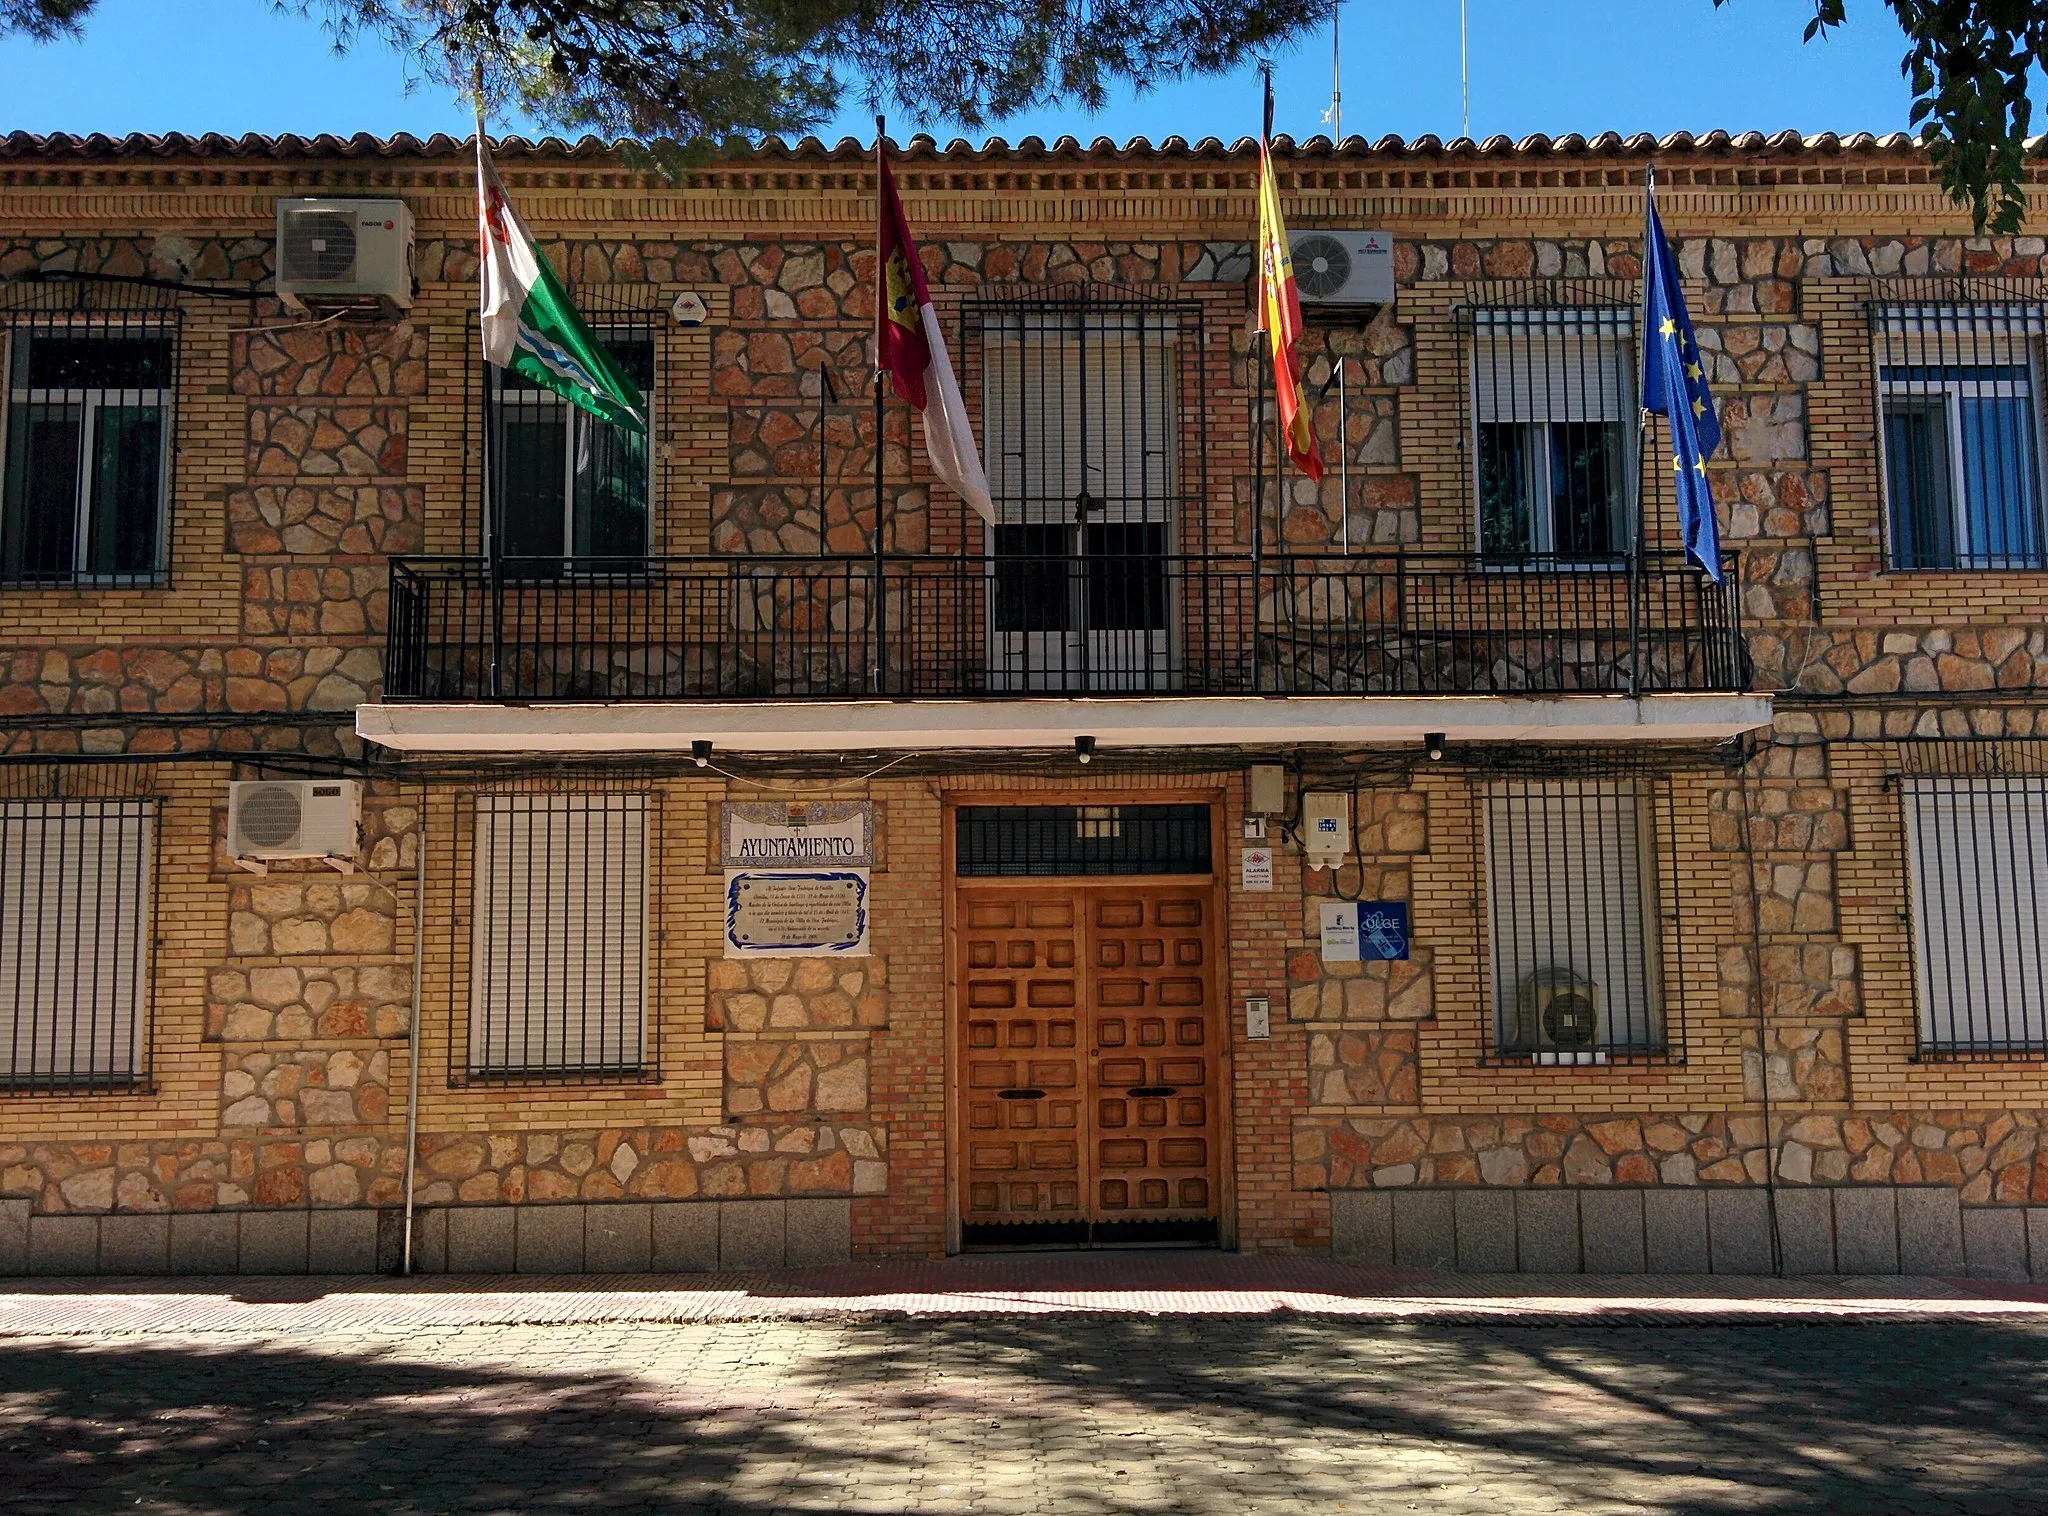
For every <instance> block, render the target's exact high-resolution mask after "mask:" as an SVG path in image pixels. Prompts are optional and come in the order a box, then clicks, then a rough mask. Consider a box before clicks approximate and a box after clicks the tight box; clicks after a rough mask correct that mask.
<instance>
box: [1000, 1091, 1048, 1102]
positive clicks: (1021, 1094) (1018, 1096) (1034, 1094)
mask: <svg viewBox="0 0 2048 1516" xmlns="http://www.w3.org/2000/svg"><path fill="white" fill-rule="evenodd" d="M996 1099H998V1100H1043V1099H1045V1091H1044V1090H997V1091H996Z"/></svg>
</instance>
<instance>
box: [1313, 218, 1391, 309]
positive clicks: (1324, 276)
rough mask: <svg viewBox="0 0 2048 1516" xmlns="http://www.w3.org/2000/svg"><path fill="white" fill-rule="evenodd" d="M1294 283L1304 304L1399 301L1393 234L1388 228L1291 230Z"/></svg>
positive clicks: (1342, 304)
mask: <svg viewBox="0 0 2048 1516" xmlns="http://www.w3.org/2000/svg"><path fill="white" fill-rule="evenodd" d="M1287 247H1288V251H1289V252H1290V253H1292V254H1293V255H1294V284H1295V287H1296V288H1297V289H1299V290H1300V291H1301V303H1302V304H1303V305H1304V306H1358V305H1371V306H1386V305H1392V304H1393V303H1394V239H1393V237H1392V235H1391V234H1390V233H1387V232H1324V231H1309V232H1290V233H1289V234H1288V238H1287Z"/></svg>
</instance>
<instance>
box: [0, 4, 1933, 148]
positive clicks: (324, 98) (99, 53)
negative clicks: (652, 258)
mask: <svg viewBox="0 0 2048 1516" xmlns="http://www.w3.org/2000/svg"><path fill="white" fill-rule="evenodd" d="M1469 3H1470V17H1471V21H1470V26H1471V34H1470V73H1471V110H1472V131H1473V133H1474V135H1476V136H1485V135H1487V134H1489V133H1493V132H1506V133H1508V134H1510V135H1515V136H1519V135H1521V134H1523V133H1526V132H1533V131H1542V132H1548V133H1550V134H1551V135H1553V136H1555V135H1559V134H1561V133H1563V132H1567V131H1579V132H1585V133H1588V134H1590V133H1592V132H1596V131H1602V130H1607V129H1613V130H1617V131H1624V132H1628V131H1639V130H1646V131H1653V132H1666V131H1673V130H1677V129H1680V128H1684V129H1687V130H1691V131H1704V130H1707V129H1710V128H1713V127H1724V128H1727V129H1729V130H1743V129H1747V128H1751V127H1755V128H1758V129H1761V130H1766V131H1771V130H1777V129H1779V128H1783V127H1795V128H1798V129H1799V130H1802V131H1823V130H1832V131H1839V132H1850V131H1857V130H1869V131H1890V130H1898V129H1903V128H1904V127H1905V125H1906V108H1907V104H1908V95H1907V91H1906V88H1905V85H1904V83H1903V82H1902V81H1901V79H1900V78H1899V72H1898V63H1899V58H1900V55H1901V53H1902V52H1903V50H1904V43H1903V40H1902V38H1901V36H1900V34H1899V31H1898V28H1897V25H1896V23H1895V22H1893V21H1892V19H1891V16H1890V13H1889V12H1888V11H1887V10H1886V9H1885V7H1884V6H1883V5H1882V4H1880V3H1879V0H1858V3H1856V4H1852V5H1851V6H1850V7H1849V13H1850V17H1851V23H1850V25H1849V26H1848V27H1847V28H1845V29H1844V30H1842V31H1840V32H1838V33H1836V34H1835V35H1834V36H1833V37H1832V38H1830V39H1829V40H1827V41H1825V42H1815V43H1812V44H1808V45H1805V46H1802V45H1801V43H1800V40H1799V38H1800V30H1801V28H1802V26H1803V25H1804V23H1805V20H1806V18H1807V17H1808V16H1810V15H1811V14H1812V6H1811V0H1731V3H1730V4H1728V5H1726V6H1724V7H1722V8H1721V9H1719V10H1716V9H1715V8H1714V6H1713V4H1712V3H1711V0H1469ZM1342 30H1343V43H1344V47H1343V71H1344V126H1345V129H1346V130H1347V132H1359V133H1363V134H1365V135H1367V136H1375V137H1376V136H1379V135H1381V134H1383V133H1387V132H1394V133H1398V134H1400V135H1402V136H1418V135H1420V134H1422V133H1424V132H1435V133H1437V134H1438V135H1440V136H1444V137H1451V136H1455V135H1456V134H1457V133H1458V130H1459V109H1460V107H1459V82H1458V6H1457V3H1456V0H1347V3H1346V5H1345V7H1344V14H1343V28H1342ZM1275 65H1276V76H1275V78H1276V97H1277V112H1276V119H1275V125H1276V128H1277V129H1278V130H1280V131H1283V132H1291V133H1293V134H1295V135H1297V136H1308V135H1311V134H1313V133H1314V132H1317V131H1320V130H1324V127H1323V123H1322V113H1323V112H1324V111H1325V110H1326V109H1327V108H1328V106H1329V104H1330V43H1329V38H1328V35H1327V33H1325V34H1323V35H1320V36H1317V37H1314V38H1312V39H1310V40H1309V41H1307V42H1305V43H1304V44H1303V45H1302V46H1301V47H1300V48H1298V49H1296V50H1295V51H1294V52H1292V53H1289V54H1284V55H1282V56H1280V57H1278V58H1276V59H1275ZM414 72H415V71H410V70H408V68H407V66H406V64H405V62H404V61H403V60H402V59H400V58H399V57H397V56H396V55H394V54H393V53H391V52H390V51H388V50H387V49H385V48H384V47H383V46H382V45H381V44H377V43H370V44H366V45H363V46H361V47H359V48H358V49H357V50H355V51H353V52H351V53H350V54H348V55H346V56H343V57H337V56H335V54H334V52H333V50H332V48H331V46H330V43H329V39H328V37H327V36H326V34H325V33H324V32H323V30H322V28H321V27H320V25H319V23H318V22H317V21H313V20H307V19H304V18H300V17H294V16H290V15H281V14H279V13H278V12H277V10H276V9H275V8H274V7H273V6H272V5H271V4H270V3H268V0H101V3H100V5H99V9H98V11H97V13H96V14H95V15H94V17H93V18H92V19H91V21H90V22H89V23H88V28H87V33H86V36H85V38H84V39H83V40H81V41H76V42H58V43H54V44H47V45H41V46H38V45H35V44H32V43H29V42H26V41H22V40H18V39H15V40H9V41H6V42H0V79H4V80H5V81H6V88H5V90H4V92H0V97H4V98H0V130H28V131H39V132H47V131H58V130H66V131H74V132H88V131H104V132H115V133H118V132H127V131H151V132H161V131H173V130H182V131H188V132H201V131H221V132H231V133H232V132H245V131H256V132H285V131H295V132H306V133H311V132H319V131H334V132H351V131H371V132H376V133H379V134H385V135H388V134H390V133H392V132H397V131H411V132H415V133H419V134H421V135H424V134H426V133H428V132H432V131H437V130H441V131H450V132H458V133H459V132H462V131H464V130H466V129H467V125H468V123H467V121H466V120H465V118H464V117H463V115H462V112H461V110H460V109H459V108H458V107H457V106H456V105H455V103H454V102H453V101H452V100H451V99H450V98H449V97H448V96H447V95H446V94H445V93H444V92H442V91H439V90H437V89H435V88H434V87H432V86H431V85H426V84H421V83H419V82H418V81H417V79H416V77H413V78H409V74H413V73H414ZM409 85H410V87H409ZM522 126H523V127H524V128H525V129H527V130H529V131H531V130H532V126H531V124H530V123H517V122H504V123H499V122H493V123H492V129H493V130H494V131H505V130H510V129H517V128H520V127H522ZM1257 128H1258V97H1257V83H1256V80H1255V79H1254V77H1253V76H1252V73H1251V71H1250V70H1249V69H1247V70H1245V71H1243V72H1242V73H1240V74H1238V75H1235V76H1231V77H1229V78H1225V79H1220V80H1219V79H1206V80H1201V81H1197V82H1192V83H1185V84H1180V85H1174V86H1170V87H1168V88H1165V89H1161V90H1159V91H1156V92H1154V93H1152V94H1149V95H1145V96H1140V97H1137V98H1135V99H1134V98H1129V97H1124V98H1119V99H1117V100H1115V101H1113V102H1112V103H1111V104H1110V106H1109V107H1108V108H1107V109H1105V110H1104V111H1102V112H1101V113H1100V114H1098V115H1095V116H1089V115H1086V114H1084V113H1082V112H1080V111H1077V110H1071V109H1062V110H1048V111H1033V112H1029V113H1027V114H1025V115H1023V116H1021V117H1018V118H1017V119H1015V120H1012V121H1009V122H1005V123H1002V124H1001V125H1000V126H998V127H996V128H995V130H996V131H998V132H1000V133H1001V134H1002V135H1004V136H1006V137H1009V138H1010V139H1011V140H1013V141H1014V140H1015V139H1016V138H1018V137H1021V136H1024V135H1026V134H1027V133H1037V134H1039V135H1041V136H1045V137H1048V138H1050V137H1053V136H1056V135H1058V134H1060V133H1063V132H1072V133H1074V134H1075V135H1077V136H1080V137H1082V138H1083V139H1086V138H1089V137H1093V136H1095V135H1098V134H1103V135H1108V136H1111V137H1115V138H1119V139H1121V138H1125V137H1129V136H1132V135H1134V134H1143V135H1146V136H1149V137H1151V138H1152V139H1153V140H1154V141H1157V140H1158V139H1159V138H1161V137H1164V136H1168V135H1171V134H1174V133H1178V134H1180V135H1183V136H1187V137H1191V138H1192V137H1200V136H1205V135H1209V134H1215V135H1218V136H1222V137H1225V138H1232V137H1236V136H1239V135H1242V134H1244V133H1247V132H1255V131H1256V130H1257ZM872 129H873V128H872V123H871V120H870V118H869V116H868V115H867V113H865V112H864V111H861V110H859V109H851V110H848V111H846V112H844V113H843V114H842V116H841V118H840V119H839V120H837V121H835V122H832V123H828V124H827V125H826V126H825V127H824V128H823V129H822V130H823V133H824V134H825V135H827V136H828V137H830V136H835V135H837V134H838V133H839V132H841V131H845V132H851V133H854V134H857V135H862V136H865V135H867V134H868V133H869V132H871V131H872ZM915 130H929V131H932V132H933V133H934V134H935V135H937V136H939V137H940V138H941V139H942V140H943V139H944V138H947V137H950V136H953V135H956V134H957V129H956V128H954V127H952V126H951V125H949V124H947V123H942V122H910V121H906V120H902V119H900V118H892V120H891V122H890V135H891V136H892V137H896V138H898V139H899V140H900V139H901V138H903V137H906V136H908V135H910V133H911V132H912V131H915Z"/></svg>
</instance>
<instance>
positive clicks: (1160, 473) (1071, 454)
mask: <svg viewBox="0 0 2048 1516" xmlns="http://www.w3.org/2000/svg"><path fill="white" fill-rule="evenodd" d="M982 351H983V355H984V358H983V381H982V418H983V421H982V424H983V428H984V431H985V433H986V437H987V446H988V465H989V482H990V487H991V489H992V491H993V493H994V495H995V497H996V502H997V505H998V506H999V507H1000V508H1001V509H1002V512H1003V518H1004V520H1005V521H1006V522H1011V523H1035V522H1062V521H1072V520H1073V519H1074V501H1075V498H1076V497H1077V496H1079V494H1080V493H1081V491H1082V489H1083V487H1084V486H1085V487H1086V489H1087V491H1088V493H1089V494H1091V495H1093V496H1094V497H1096V498H1097V499H1098V500H1101V501H1104V502H1106V503H1107V504H1108V505H1109V507H1110V509H1109V511H1108V512H1107V514H1106V515H1102V516H1098V517H1096V518H1095V519H1098V520H1109V521H1161V520H1166V519H1168V518H1169V515H1170V512H1169V510H1168V507H1169V505H1170V504H1171V502H1172V501H1173V499H1174V497H1175V495H1176V493H1177V491H1178V489H1179V456H1178V455H1179V441H1178V437H1179V431H1178V417H1179V400H1178V396H1177V394H1176V387H1177V385H1178V383H1179V334H1178V332H1177V330H1176V328H1175V325H1174V323H1173V320H1172V318H1171V317H1169V316H1163V315H1162V316H1158V317H1150V318H1147V319H1146V320H1144V321H1143V322H1142V323H1141V322H1140V321H1139V320H1138V319H1137V318H1136V317H1124V316H1118V315H1115V314H1103V315H1091V316H1087V317H1083V318H1078V319H1077V318H1076V317H1074V316H1072V315H1068V314H1065V313H1062V312H1044V313H1038V312H1021V313H1018V314H1017V315H1014V316H1006V317H999V318H998V317H991V318H990V322H989V325H988V327H987V328H986V330H985V332H984V337H983V345H982Z"/></svg>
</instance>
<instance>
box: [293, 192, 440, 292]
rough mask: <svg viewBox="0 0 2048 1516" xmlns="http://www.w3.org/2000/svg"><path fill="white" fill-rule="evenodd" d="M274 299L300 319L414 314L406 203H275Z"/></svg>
mask: <svg viewBox="0 0 2048 1516" xmlns="http://www.w3.org/2000/svg"><path fill="white" fill-rule="evenodd" d="M277 296H278V298H279V299H280V300H282V301H283V302H284V303H285V304H286V305H288V306H290V307H292V309H294V310H300V311H303V310H308V309H310V308H312V307H314V306H337V305H343V306H345V305H358V304H363V303H366V302H375V303H377V304H379V305H382V306H384V307H385V308H386V309H389V310H410V309H412V212H411V211H409V210H407V209H406V207H405V202H404V201H403V200H325V199H319V200H313V199H303V200H301V199H293V200H280V201H278V202H277Z"/></svg>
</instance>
